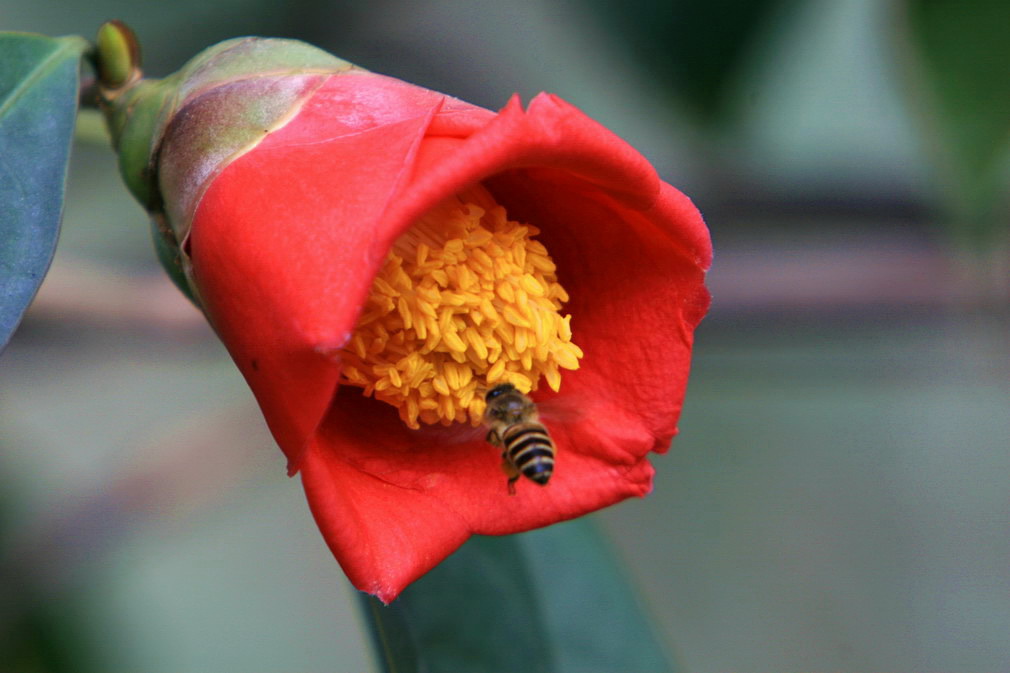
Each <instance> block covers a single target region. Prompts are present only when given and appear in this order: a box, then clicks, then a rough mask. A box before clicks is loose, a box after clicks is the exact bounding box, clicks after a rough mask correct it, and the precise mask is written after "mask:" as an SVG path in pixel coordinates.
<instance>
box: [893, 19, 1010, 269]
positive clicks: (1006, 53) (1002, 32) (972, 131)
mask: <svg viewBox="0 0 1010 673" xmlns="http://www.w3.org/2000/svg"><path fill="white" fill-rule="evenodd" d="M899 7H900V8H901V10H902V12H903V14H902V16H901V17H900V18H901V19H902V21H903V23H904V27H905V28H906V29H907V40H908V45H907V46H908V53H907V56H908V58H909V62H908V66H909V69H910V71H911V72H910V74H911V76H912V77H913V78H914V81H913V87H911V93H912V95H913V96H915V97H916V98H914V101H913V102H914V103H921V105H918V106H914V107H915V108H916V109H918V110H920V111H922V112H924V114H925V116H926V119H924V120H920V121H922V122H924V123H923V124H922V129H923V130H924V131H925V132H926V133H927V134H929V136H930V140H931V143H930V144H932V145H934V147H933V149H934V150H935V151H936V152H937V154H938V159H939V163H940V166H939V167H938V168H939V170H938V172H939V173H940V177H941V178H942V179H944V181H945V184H944V185H943V186H944V187H946V188H947V193H946V194H945V196H946V197H947V200H948V203H947V204H946V206H947V208H948V211H949V213H950V214H949V217H950V220H951V221H950V225H951V233H952V235H953V238H954V240H955V242H956V243H957V244H959V245H961V246H964V247H967V248H970V249H972V250H975V251H985V250H988V249H990V248H992V247H993V246H996V245H1001V244H1003V245H1005V243H1006V240H1007V237H1008V236H1010V211H1008V206H1010V201H1008V199H1007V191H1008V189H1010V165H1008V160H1010V39H1008V31H1010V2H1006V1H1005V0H904V1H903V2H902V3H900V4H899ZM1003 282H1007V279H1006V278H1004V279H1003Z"/></svg>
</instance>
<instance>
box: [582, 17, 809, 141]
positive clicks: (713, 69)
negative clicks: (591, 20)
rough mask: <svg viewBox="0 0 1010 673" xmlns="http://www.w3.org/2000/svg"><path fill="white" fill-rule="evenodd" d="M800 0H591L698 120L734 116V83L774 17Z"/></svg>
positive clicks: (718, 120) (657, 83)
mask: <svg viewBox="0 0 1010 673" xmlns="http://www.w3.org/2000/svg"><path fill="white" fill-rule="evenodd" d="M787 4H796V0H678V1H677V2H671V1H670V0H638V1H636V2H626V1H625V0H592V1H591V3H590V6H594V7H596V8H597V10H598V11H599V12H601V13H602V14H603V15H604V20H605V21H606V22H607V25H608V26H610V27H611V30H612V32H613V33H614V34H616V35H618V36H620V37H622V38H623V41H624V43H625V44H626V46H627V48H628V51H629V52H630V53H631V54H632V55H633V56H634V57H636V58H637V59H638V62H639V63H640V64H641V65H642V66H644V67H645V68H646V69H647V70H648V71H649V72H650V73H652V75H653V82H654V83H655V86H657V87H665V88H666V89H667V91H668V92H670V93H671V94H672V95H674V96H675V97H676V98H677V99H678V100H679V101H681V102H682V103H684V104H685V105H686V107H687V109H688V110H689V111H691V112H693V113H695V114H696V116H697V119H698V121H700V122H702V123H704V124H709V125H713V126H715V125H718V124H719V123H721V122H726V121H728V120H729V119H730V117H731V113H732V112H733V110H731V107H732V104H733V103H734V102H735V96H734V94H735V92H734V91H733V90H732V84H733V83H734V82H735V81H736V80H737V78H739V77H740V74H741V66H743V65H744V63H745V59H746V58H747V57H748V55H750V54H751V53H752V52H753V49H754V46H755V44H756V41H757V39H758V37H759V35H760V34H761V32H762V31H764V30H766V29H767V27H768V25H769V22H770V19H771V18H772V17H773V16H774V15H775V14H777V13H779V12H782V11H783V10H784V8H785V6H786V5H787Z"/></svg>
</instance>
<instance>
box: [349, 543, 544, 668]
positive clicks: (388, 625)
mask: <svg viewBox="0 0 1010 673" xmlns="http://www.w3.org/2000/svg"><path fill="white" fill-rule="evenodd" d="M365 601H366V602H367V603H368V615H367V616H368V617H370V618H371V619H372V629H373V635H374V636H375V642H376V647H377V649H378V650H379V656H380V658H381V659H382V660H383V662H384V664H385V667H386V670H387V671H390V673H411V672H415V671H426V672H428V673H438V672H439V671H446V672H447V673H449V672H452V673H455V672H457V671H467V672H468V673H481V672H482V671H487V672H488V673H493V672H498V671H523V672H524V673H527V672H529V673H537V672H539V671H542V672H543V673H548V672H550V671H554V670H555V666H554V665H553V662H552V660H551V656H550V650H549V643H548V640H549V636H548V634H547V629H546V626H545V625H544V623H543V621H542V619H541V616H540V609H539V596H538V595H537V594H536V590H535V587H534V583H533V581H532V578H531V577H530V575H529V572H528V570H527V567H526V562H525V559H524V557H523V551H522V547H521V545H520V543H519V541H518V539H517V538H516V537H515V536H510V537H474V538H472V539H471V540H470V541H469V542H467V543H466V544H465V545H463V547H461V548H460V549H459V551H457V552H456V553H455V554H453V555H452V556H450V557H449V558H448V559H446V560H445V561H443V562H442V563H441V564H440V565H438V566H437V567H436V568H435V569H434V570H432V571H431V572H429V573H428V574H427V575H425V576H424V577H422V578H421V579H420V580H418V581H417V582H414V583H413V584H412V585H410V586H409V587H407V588H406V589H405V590H404V592H403V593H402V594H401V595H400V597H399V598H397V599H396V600H395V601H394V602H393V603H392V604H390V605H389V606H388V607H384V606H382V605H381V604H379V603H378V601H376V600H375V599H374V598H366V599H365Z"/></svg>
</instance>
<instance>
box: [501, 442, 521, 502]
mask: <svg viewBox="0 0 1010 673" xmlns="http://www.w3.org/2000/svg"><path fill="white" fill-rule="evenodd" d="M501 469H502V472H504V473H505V474H507V475H508V478H509V481H508V488H509V495H515V494H516V482H517V481H518V480H519V470H517V469H516V467H515V465H513V464H512V463H511V462H510V461H509V460H508V458H506V457H505V453H504V452H502V454H501Z"/></svg>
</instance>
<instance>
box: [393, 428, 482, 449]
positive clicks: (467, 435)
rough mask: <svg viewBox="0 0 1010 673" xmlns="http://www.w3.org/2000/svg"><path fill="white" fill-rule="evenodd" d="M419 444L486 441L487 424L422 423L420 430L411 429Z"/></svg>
mask: <svg viewBox="0 0 1010 673" xmlns="http://www.w3.org/2000/svg"><path fill="white" fill-rule="evenodd" d="M409 432H410V433H411V434H412V435H414V436H415V437H416V439H417V443H418V444H422V445H437V444H443V445H445V444H468V443H470V442H477V441H486V439H487V432H488V429H487V426H486V425H478V426H476V427H475V426H472V425H469V424H462V423H453V424H452V425H422V426H421V428H420V429H419V430H410V431H409Z"/></svg>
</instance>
